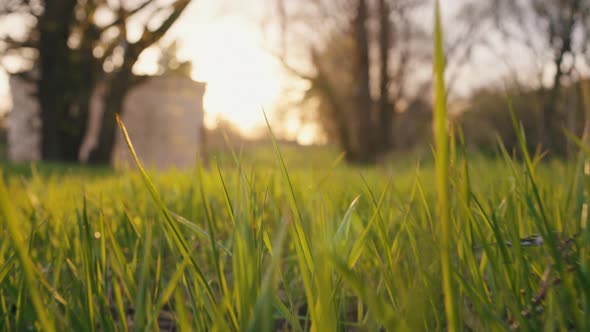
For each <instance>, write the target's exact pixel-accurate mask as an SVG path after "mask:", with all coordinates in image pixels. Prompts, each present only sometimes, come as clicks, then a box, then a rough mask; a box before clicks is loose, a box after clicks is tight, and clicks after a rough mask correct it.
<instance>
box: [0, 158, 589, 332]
mask: <svg viewBox="0 0 590 332" xmlns="http://www.w3.org/2000/svg"><path fill="white" fill-rule="evenodd" d="M281 152H282V155H283V156H284V165H285V166H286V170H287V172H286V173H285V172H283V171H282V165H283V164H281V163H280V162H279V161H277V159H276V158H275V156H274V153H273V151H272V148H271V147H266V148H265V147H260V148H257V149H255V150H252V151H243V152H242V155H241V156H240V155H238V153H237V152H236V159H234V158H233V157H232V155H231V154H226V155H219V156H218V157H216V158H213V159H212V163H211V165H210V167H209V168H208V169H200V170H191V171H169V172H165V173H158V172H148V174H149V176H150V179H151V181H152V182H153V185H154V186H155V188H156V189H157V191H158V194H157V195H158V197H159V198H161V201H158V200H154V197H152V196H151V195H150V191H149V189H148V187H146V182H144V179H143V178H142V177H141V175H140V174H138V173H137V171H135V170H128V171H120V172H113V171H107V170H104V169H85V168H79V167H72V166H63V165H62V166H61V167H60V166H59V165H37V166H34V167H25V166H20V167H12V168H10V167H9V168H7V167H4V178H5V181H6V191H5V192H4V194H3V197H2V200H3V201H4V202H5V203H6V204H4V205H3V215H2V218H3V219H4V222H3V228H2V230H3V235H2V236H3V238H4V239H5V240H4V241H2V243H1V244H0V266H1V268H0V285H1V287H0V312H2V314H0V326H2V329H3V330H5V331H14V330H26V329H27V328H32V329H33V330H41V329H42V328H41V325H39V324H40V322H39V313H38V312H37V311H36V310H35V309H34V306H33V303H32V297H33V296H37V297H38V299H39V301H40V302H41V303H42V306H43V310H44V311H45V314H46V315H47V317H49V318H48V319H49V320H50V321H51V325H52V326H55V329H56V330H86V331H91V330H127V329H132V328H135V329H139V330H144V329H149V330H151V329H156V326H158V317H160V320H162V319H163V318H162V317H165V315H166V314H168V315H169V316H170V317H173V320H174V321H175V322H176V323H175V324H176V328H177V329H180V330H220V331H225V330H248V329H251V330H255V331H258V330H269V331H270V330H291V331H293V330H310V329H313V330H316V331H327V330H349V331H355V330H356V331H365V330H379V329H381V328H385V329H386V330H443V329H444V328H445V326H446V323H445V321H446V320H445V318H444V309H443V307H444V306H443V301H442V300H443V296H442V294H443V292H442V289H441V284H440V281H439V280H440V260H439V248H438V243H439V239H438V236H439V232H438V225H437V218H436V212H435V210H434V206H435V191H434V188H435V184H434V179H435V175H434V167H433V163H432V161H431V160H430V161H429V160H425V161H422V162H420V161H417V160H409V159H408V160H404V161H399V162H397V161H396V160H388V161H386V162H384V163H383V164H382V165H381V166H379V167H376V168H362V167H351V166H347V165H345V164H342V163H339V162H338V160H339V156H338V154H337V153H336V152H335V151H330V150H329V149H328V150H322V149H317V148H316V149H311V150H309V149H307V150H306V149H305V148H300V149H298V148H294V147H290V148H287V149H285V150H284V151H283V150H281ZM528 172H529V171H528V170H527V166H526V165H525V164H524V163H523V162H515V161H512V160H511V159H510V158H508V157H506V158H504V159H502V158H498V159H489V158H486V157H481V156H471V157H469V158H467V159H465V158H463V157H462V156H459V157H456V160H454V161H453V162H452V163H451V165H450V173H451V177H450V184H451V195H450V196H451V201H450V204H451V209H450V215H451V219H452V221H453V228H452V237H451V239H452V250H453V251H452V252H453V255H452V269H453V278H454V279H455V282H456V284H457V285H458V286H459V287H458V289H457V290H456V292H457V294H458V299H456V301H457V303H458V306H459V309H460V312H459V313H458V315H459V318H460V320H459V321H460V322H461V323H460V324H461V327H462V328H464V329H471V330H482V329H484V330H510V329H518V330H539V329H542V328H547V327H548V326H554V327H555V328H559V327H564V328H567V327H569V326H576V327H579V326H587V325H586V321H585V320H586V318H585V317H587V316H584V314H585V312H586V310H588V307H587V304H588V301H587V300H588V298H587V295H588V293H589V292H590V288H589V287H587V285H586V281H587V280H588V279H586V276H587V269H586V267H587V256H586V255H587V254H586V252H587V246H585V245H584V244H585V243H586V241H587V238H586V237H585V236H584V237H581V236H577V237H573V235H574V234H578V233H579V232H580V230H581V219H580V218H581V215H582V210H583V204H584V202H586V201H587V197H586V195H587V189H588V181H586V180H585V179H584V178H583V177H582V173H581V169H580V168H579V167H577V164H576V163H573V162H572V163H564V162H557V161H555V162H548V163H540V164H538V166H536V167H535V170H534V172H535V179H536V180H537V181H538V182H537V183H533V182H532V181H531V178H530V177H529V176H528ZM467 175H468V176H469V177H468V176H467ZM468 179H469V180H468ZM536 190H538V193H539V198H540V201H537V198H536V193H535V191H536ZM160 204H163V205H160ZM7 210H10V213H7ZM164 210H166V211H167V212H166V213H164V212H163V211H164ZM172 213H173V214H172ZM541 213H543V215H544V217H541ZM7 216H11V217H10V219H9V220H6V219H5V218H7ZM167 216H168V217H167ZM170 216H172V219H167V218H170ZM178 216H182V217H183V218H180V217H178ZM6 223H11V224H12V225H13V226H14V228H15V229H16V230H17V237H16V238H13V239H12V241H9V240H8V239H9V238H10V237H11V235H10V234H9V233H8V232H7V230H6V228H5V226H6ZM545 227H547V229H545ZM547 230H548V231H549V232H550V233H547V234H548V235H546V236H553V237H554V240H555V241H556V242H555V243H554V244H555V245H556V246H558V247H559V248H562V246H564V245H565V246H566V247H563V248H562V249H560V250H557V251H553V249H554V248H552V247H551V245H550V243H549V242H548V241H545V245H544V246H540V247H521V246H520V245H514V246H507V245H504V243H505V241H506V240H510V241H511V243H515V244H516V243H518V239H520V238H522V237H525V236H528V235H531V234H535V233H540V234H543V235H545V234H546V233H545V231H547ZM177 231H178V232H177ZM553 232H557V233H553ZM558 233H560V234H563V235H561V236H558V235H557V234H558ZM568 236H572V238H571V239H568ZM545 239H547V238H545ZM568 240H569V241H568ZM14 241H19V242H21V243H22V244H23V245H24V248H25V249H26V254H27V255H26V257H27V260H28V261H29V262H30V264H31V267H32V269H31V271H32V272H31V273H32V274H33V278H32V280H34V284H33V285H29V284H27V281H26V278H25V277H24V273H25V272H24V270H23V266H22V264H23V262H22V261H21V260H19V259H16V258H15V252H16V250H15V247H14ZM566 242H567V243H566ZM494 243H495V244H494ZM183 248H187V249H188V251H186V252H185V251H184V249H183ZM186 253H188V256H187V255H186ZM559 265H561V268H560V267H559ZM548 271H549V272H548ZM557 278H558V279H557ZM554 279H555V280H560V282H559V283H555V284H554V283H553V282H554ZM30 287H34V288H35V289H36V290H37V292H36V294H34V293H32V292H31V288H30ZM543 289H546V290H545V291H544V292H545V294H543V299H542V300H539V301H532V300H531V299H533V298H535V296H536V295H537V294H538V293H539V292H540V291H542V290H543ZM578 314H579V315H578ZM576 316H578V317H576ZM580 317H581V320H580ZM577 324H583V325H577ZM160 327H163V328H164V329H165V326H164V325H160ZM550 329H551V330H553V328H550Z"/></svg>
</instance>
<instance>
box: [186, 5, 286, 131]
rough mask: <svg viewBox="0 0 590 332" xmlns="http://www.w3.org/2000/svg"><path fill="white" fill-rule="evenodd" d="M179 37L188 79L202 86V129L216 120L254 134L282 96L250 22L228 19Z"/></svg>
mask: <svg viewBox="0 0 590 332" xmlns="http://www.w3.org/2000/svg"><path fill="white" fill-rule="evenodd" d="M177 33H179V34H181V35H180V36H179V37H180V38H181V39H182V45H183V48H182V49H181V51H180V53H181V54H180V55H181V56H182V57H184V58H188V59H191V60H192V61H193V65H194V69H193V75H192V76H193V78H194V79H195V80H198V81H204V82H206V83H207V93H206V94H205V101H204V103H205V112H206V118H205V121H206V125H207V126H209V127H214V126H215V123H216V119H217V118H218V117H219V116H221V117H223V118H225V119H226V120H228V121H229V122H231V123H232V124H234V125H236V127H239V128H240V130H241V132H242V133H243V134H245V135H247V136H253V135H256V133H257V129H260V126H261V124H263V123H264V117H263V110H265V111H267V112H269V111H271V110H272V108H273V104H274V103H275V101H276V100H277V98H278V97H279V94H280V92H281V81H282V79H281V76H280V75H281V72H280V70H279V67H278V64H277V63H276V61H275V60H274V59H273V58H272V56H271V55H270V54H268V53H267V52H265V51H264V49H263V47H262V45H261V44H262V41H261V40H260V34H259V32H258V31H257V30H256V27H253V26H252V25H251V24H248V23H247V22H245V21H244V20H243V19H241V18H239V17H236V16H227V17H223V18H220V19H218V20H215V21H213V22H210V23H209V24H207V25H203V26H199V27H198V28H197V29H194V30H193V31H190V32H189V31H186V30H184V31H182V32H181V31H177Z"/></svg>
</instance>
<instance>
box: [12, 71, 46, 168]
mask: <svg viewBox="0 0 590 332" xmlns="http://www.w3.org/2000/svg"><path fill="white" fill-rule="evenodd" d="M9 83H10V91H11V93H12V104H13V108H12V112H10V113H8V128H7V143H8V160H11V161H15V162H26V161H36V160H39V158H41V119H40V118H39V105H38V103H37V99H36V98H35V94H36V92H37V86H36V85H35V83H34V82H30V81H27V80H25V79H24V78H23V77H21V76H19V75H13V76H11V77H10V82H9Z"/></svg>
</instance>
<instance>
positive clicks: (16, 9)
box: [0, 0, 590, 168]
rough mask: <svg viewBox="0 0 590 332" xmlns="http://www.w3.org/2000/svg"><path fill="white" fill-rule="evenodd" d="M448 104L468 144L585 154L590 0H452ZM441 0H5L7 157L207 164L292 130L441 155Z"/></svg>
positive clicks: (290, 138)
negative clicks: (437, 62) (519, 142)
mask: <svg viewBox="0 0 590 332" xmlns="http://www.w3.org/2000/svg"><path fill="white" fill-rule="evenodd" d="M441 10H442V13H443V27H444V34H445V54H446V64H447V71H446V82H447V87H448V96H447V101H448V105H449V111H450V116H451V119H452V121H453V123H454V124H455V125H456V128H461V130H462V136H463V138H464V140H465V144H466V146H467V147H468V148H469V149H472V150H475V151H478V152H482V153H489V154H494V153H496V152H497V151H498V147H499V145H498V142H499V141H501V142H503V144H504V145H505V147H506V148H507V149H508V150H509V151H512V150H514V149H515V148H516V135H515V133H514V129H513V127H512V123H511V118H510V113H509V111H508V100H509V99H510V101H511V102H512V104H513V106H514V109H515V111H516V113H517V116H518V117H519V119H520V120H521V121H522V124H523V127H524V129H525V131H526V134H527V142H528V147H527V148H529V149H530V150H531V151H546V152H548V153H549V155H550V156H554V157H559V158H567V157H569V156H572V155H573V154H574V153H575V151H576V148H575V145H573V144H572V142H571V141H570V140H568V139H567V138H566V135H565V134H564V133H565V132H567V131H569V132H571V133H573V134H575V135H578V136H580V137H581V136H582V135H583V134H584V132H587V131H589V130H590V128H589V126H588V125H587V123H588V117H587V116H586V111H585V109H586V107H585V105H587V104H588V103H585V102H584V101H585V100H586V99H587V98H585V96H586V95H587V94H588V93H589V92H586V89H587V88H586V86H585V84H586V82H587V78H586V77H587V76H588V75H589V66H588V65H589V61H590V50H589V49H588V45H590V43H589V41H590V0H471V1H469V0H443V1H441ZM432 13H433V1H429V0H192V1H191V0H51V1H49V0H0V64H1V66H0V119H1V120H0V128H1V129H0V132H1V134H0V158H2V159H4V160H11V161H14V162H28V161H36V160H43V161H58V162H74V163H84V164H97V165H110V164H119V163H125V162H128V154H127V153H126V151H125V145H124V142H123V141H122V138H121V137H120V134H119V131H118V127H117V125H116V121H115V114H120V115H121V116H122V118H123V121H124V122H125V124H126V126H127V127H128V129H129V132H130V134H131V138H132V140H133V142H134V145H135V147H136V149H137V151H138V153H139V155H140V157H141V158H142V159H144V160H145V161H146V163H147V164H149V165H151V166H155V167H161V168H165V167H169V166H176V167H184V166H191V165H194V163H195V162H196V160H197V159H198V158H199V157H201V158H203V159H207V157H208V156H209V155H211V154H214V153H216V151H220V150H223V149H226V148H227V145H228V142H230V143H231V144H236V146H242V147H248V146H257V145H259V144H266V143H267V142H268V140H269V135H268V129H267V126H266V123H265V117H264V114H266V115H267V117H268V120H269V123H270V125H271V126H272V128H273V131H274V133H275V135H276V136H277V138H278V139H279V140H280V141H281V142H282V143H283V144H290V145H294V146H314V149H315V148H316V146H328V147H329V148H330V149H337V150H338V151H341V152H344V156H345V158H346V160H348V161H349V162H352V163H363V164H366V163H369V164H370V163H375V162H379V161H380V160H383V158H387V156H391V155H392V154H393V155H395V154H396V153H408V152H412V151H426V153H429V145H430V140H431V117H432V116H431V114H432V99H433V98H432V96H433V93H432V78H431V77H432V45H433V40H432V26H433V14H432Z"/></svg>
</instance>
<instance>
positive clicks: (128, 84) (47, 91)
mask: <svg viewBox="0 0 590 332" xmlns="http://www.w3.org/2000/svg"><path fill="white" fill-rule="evenodd" d="M126 3H127V2H125V1H122V0H119V1H109V0H52V1H42V0H13V1H9V3H8V4H5V5H4V6H3V7H0V13H5V14H11V15H19V16H21V18H22V19H23V20H24V19H25V18H26V19H30V20H32V21H34V22H35V23H34V24H32V25H31V26H32V27H31V28H30V30H29V31H28V33H27V34H26V36H24V37H23V38H20V39H18V40H17V39H14V38H12V36H10V35H5V36H4V37H3V45H4V49H5V50H7V49H12V50H18V49H25V48H26V49H33V50H34V51H35V54H36V56H35V57H34V61H35V67H36V68H37V69H38V72H39V73H38V77H37V78H36V79H37V85H38V100H39V105H40V108H41V119H42V123H43V124H42V126H43V129H42V156H43V158H44V159H46V160H67V161H76V160H78V151H79V149H80V145H81V143H82V140H83V138H84V135H85V131H86V124H87V120H88V113H89V109H90V98H91V97H92V95H93V93H94V92H95V88H96V87H97V85H98V84H99V83H101V84H105V86H107V87H108V88H107V89H106V92H105V95H104V105H105V109H104V110H103V115H102V123H101V124H102V125H101V131H100V138H99V141H98V145H97V146H96V148H95V149H94V150H93V151H92V153H91V156H90V160H91V161H92V162H94V163H108V162H110V159H111V153H112V150H113V146H114V137H115V132H116V125H115V114H116V113H120V112H122V110H123V108H122V105H123V100H124V98H125V96H126V94H127V92H128V91H129V90H130V89H131V88H132V87H133V85H134V84H137V83H138V82H139V81H140V79H139V78H138V77H136V76H135V75H133V71H132V69H133V66H134V64H135V63H136V62H137V60H138V58H139V55H140V54H141V53H142V52H143V51H144V50H145V49H147V48H148V47H150V46H152V45H154V44H155V43H157V42H158V41H159V40H160V39H161V38H162V37H163V36H164V34H165V33H166V32H167V31H168V30H169V29H170V27H171V26H172V25H173V24H174V22H175V21H176V20H177V19H178V18H179V17H180V15H181V14H182V12H183V11H184V10H185V8H186V7H187V6H188V4H189V3H190V0H175V1H173V2H172V3H169V4H163V3H162V2H161V1H158V0H143V1H139V2H135V6H132V7H131V6H129V5H127V4H126ZM109 16H110V17H111V18H110V19H108V20H105V19H104V18H105V17H109ZM140 17H146V19H143V20H141V19H140ZM131 20H134V22H135V24H143V25H144V27H143V32H142V34H141V36H140V38H139V39H138V40H137V41H132V40H131V38H130V36H129V34H128V29H127V28H128V25H129V24H131V23H130V21H131ZM137 22H142V23H137ZM153 26H155V28H154V27H153ZM150 27H151V28H150Z"/></svg>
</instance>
